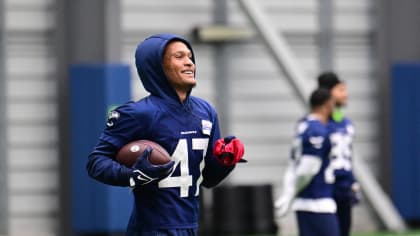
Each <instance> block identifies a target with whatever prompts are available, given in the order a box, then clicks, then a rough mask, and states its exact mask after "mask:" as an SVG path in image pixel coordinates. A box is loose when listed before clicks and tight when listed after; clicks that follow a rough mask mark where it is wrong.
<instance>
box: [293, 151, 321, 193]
mask: <svg viewBox="0 0 420 236" xmlns="http://www.w3.org/2000/svg"><path fill="white" fill-rule="evenodd" d="M321 165H322V162H321V159H320V158H318V157H316V156H308V155H304V156H303V157H302V159H301V160H300V162H299V165H298V166H297V168H296V175H295V194H298V193H300V192H301V191H302V190H303V189H304V188H305V187H306V186H308V184H309V183H310V182H311V181H312V179H313V177H314V176H315V175H316V174H317V173H318V172H319V170H320V169H321Z"/></svg>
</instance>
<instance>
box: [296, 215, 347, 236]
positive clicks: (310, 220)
mask: <svg viewBox="0 0 420 236" xmlns="http://www.w3.org/2000/svg"><path fill="white" fill-rule="evenodd" d="M296 217H297V222H298V227H299V236H339V235H340V230H339V226H338V220H337V216H336V214H332V213H315V212H307V211H297V212H296Z"/></svg>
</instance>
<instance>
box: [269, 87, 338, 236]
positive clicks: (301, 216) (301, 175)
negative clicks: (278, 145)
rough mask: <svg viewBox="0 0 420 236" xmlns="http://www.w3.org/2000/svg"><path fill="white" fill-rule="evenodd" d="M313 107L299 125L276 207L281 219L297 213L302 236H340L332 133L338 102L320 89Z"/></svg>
mask: <svg viewBox="0 0 420 236" xmlns="http://www.w3.org/2000/svg"><path fill="white" fill-rule="evenodd" d="M310 107H311V112H310V114H309V115H307V116H306V117H304V118H303V119H301V120H300V121H299V122H298V124H297V127H296V137H295V140H294V143H293V148H292V155H291V162H290V165H289V167H288V170H287V171H286V174H285V181H286V183H285V186H284V187H285V188H284V190H283V194H282V196H280V197H279V199H277V201H276V202H275V207H276V208H277V213H278V214H279V215H280V216H283V215H285V214H286V213H287V212H288V210H289V208H290V207H292V209H293V210H294V211H296V217H297V222H298V227H299V235H300V236H326V235H328V236H338V235H339V227H338V222H337V216H336V214H335V213H336V203H335V201H334V199H333V195H332V194H333V193H332V191H333V181H334V171H333V170H332V167H331V165H330V164H331V163H330V157H329V155H330V151H331V144H330V140H329V132H328V121H329V118H330V116H331V114H332V111H333V109H334V100H333V99H332V97H331V94H330V92H329V91H328V90H326V89H322V88H318V89H316V90H315V91H313V92H312V94H311V96H310Z"/></svg>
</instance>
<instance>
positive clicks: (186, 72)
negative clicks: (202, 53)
mask: <svg viewBox="0 0 420 236" xmlns="http://www.w3.org/2000/svg"><path fill="white" fill-rule="evenodd" d="M184 73H185V74H192V73H193V72H192V71H190V70H188V71H184Z"/></svg>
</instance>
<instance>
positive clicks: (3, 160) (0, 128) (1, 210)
mask: <svg viewBox="0 0 420 236" xmlns="http://www.w3.org/2000/svg"><path fill="white" fill-rule="evenodd" d="M4 9H5V1H4V0H0V114H1V115H0V235H7V233H8V213H9V210H8V196H9V191H8V181H7V173H8V170H7V166H8V164H7V162H8V161H7V149H6V146H7V125H6V124H7V115H6V114H7V109H6V101H7V98H6V70H5V69H6V68H5V67H6V66H5V64H6V63H5V43H6V42H5V31H6V28H5V25H4V21H5V14H4Z"/></svg>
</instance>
